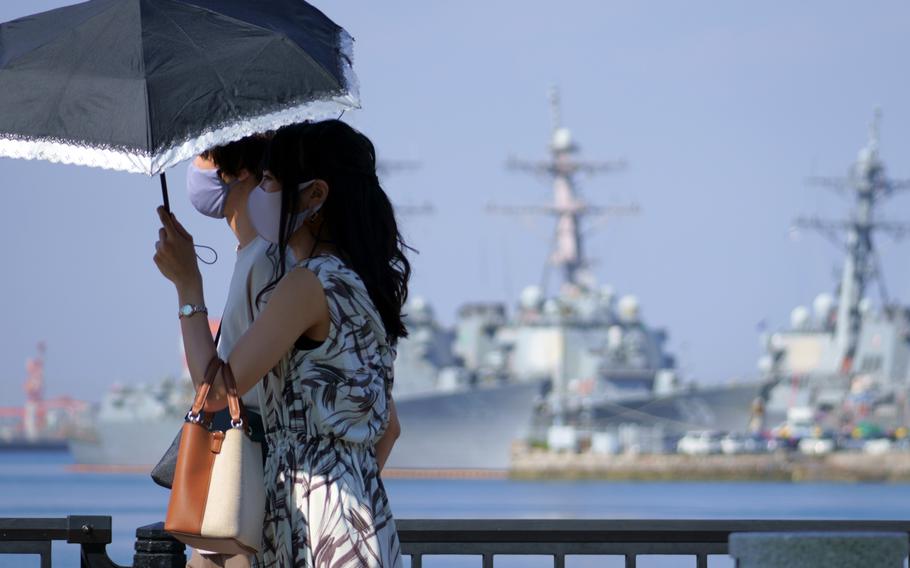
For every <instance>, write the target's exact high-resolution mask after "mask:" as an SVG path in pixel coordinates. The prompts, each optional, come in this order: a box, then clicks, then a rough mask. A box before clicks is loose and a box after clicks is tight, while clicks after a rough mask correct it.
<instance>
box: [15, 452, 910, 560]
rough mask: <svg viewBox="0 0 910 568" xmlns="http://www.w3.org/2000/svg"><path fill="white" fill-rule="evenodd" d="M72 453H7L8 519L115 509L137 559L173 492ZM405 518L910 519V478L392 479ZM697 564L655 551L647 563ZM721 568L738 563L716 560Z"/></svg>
mask: <svg viewBox="0 0 910 568" xmlns="http://www.w3.org/2000/svg"><path fill="white" fill-rule="evenodd" d="M70 463H71V460H70V457H69V456H68V455H67V454H63V453H47V454H36V453H0V517H23V516H30V517H60V516H66V515H69V514H86V515H111V516H112V517H113V523H114V542H113V544H112V545H111V546H110V547H108V550H109V554H110V556H111V558H112V559H113V560H114V561H115V562H118V563H120V564H124V565H129V564H131V563H132V547H133V537H134V531H135V529H136V527H138V526H142V525H145V524H149V523H153V522H157V521H160V520H163V519H164V513H165V509H166V506H167V497H168V493H167V491H165V490H164V489H161V488H160V487H158V486H156V485H155V484H154V483H152V482H151V480H150V479H149V478H148V476H146V475H133V474H94V473H74V472H71V471H68V469H67V466H68V465H69V464H70ZM386 488H387V490H388V494H389V499H390V500H391V503H392V509H393V511H394V513H395V516H396V517H398V518H431V517H435V518H550V519H568V518H591V519H593V518H603V519H681V518H688V519H732V518H745V519H749V518H752V519H758V518H766V519H767V518H776V519H882V520H892V519H893V520H900V519H908V518H910V485H891V484H837V483H806V484H785V483H736V482H725V483H682V482H677V483H653V482H648V483H629V482H557V481H553V482H536V481H535V482H526V481H510V480H425V479H419V480H402V479H390V480H387V481H386ZM551 562H552V561H550V562H548V561H547V560H546V559H545V558H526V557H525V558H504V559H503V560H502V561H500V560H499V559H497V562H496V565H497V566H504V567H513V568H517V567H522V568H523V567H528V568H536V567H538V566H541V567H542V566H552V563H551ZM568 564H569V566H574V567H576V568H582V567H585V568H586V567H588V566H606V567H610V566H622V561H621V559H619V558H611V559H585V558H583V557H577V558H574V559H571V561H570V562H569V563H568ZM424 565H425V566H430V567H438V568H442V567H446V568H449V567H455V566H459V567H460V566H480V561H479V559H474V558H463V559H458V560H454V561H453V560H452V559H443V558H437V559H430V560H429V561H425V563H424ZM689 565H691V566H694V560H691V561H689V560H685V561H684V560H681V559H674V558H661V557H650V558H645V559H641V560H639V566H642V567H644V568H669V567H676V566H689ZM8 566H9V567H16V568H18V567H20V566H21V567H35V568H37V567H38V560H37V558H30V557H21V556H17V557H13V556H3V555H0V567H4V568H5V567H8ZM54 566H55V567H63V568H77V567H78V566H79V562H78V553H77V549H76V548H75V547H74V546H69V545H66V544H65V543H61V544H58V545H55V548H54ZM711 566H712V567H715V568H720V567H729V566H732V562H729V561H727V560H726V559H720V558H718V559H714V560H712V563H711Z"/></svg>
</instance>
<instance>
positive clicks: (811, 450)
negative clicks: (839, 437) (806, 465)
mask: <svg viewBox="0 0 910 568" xmlns="http://www.w3.org/2000/svg"><path fill="white" fill-rule="evenodd" d="M836 448H837V444H836V443H835V441H834V438H833V437H831V436H822V437H818V438H816V437H811V438H803V439H802V440H800V441H799V451H800V452H802V453H804V454H806V455H809V456H823V455H826V454H830V453H831V452H833V451H834V450H835V449H836Z"/></svg>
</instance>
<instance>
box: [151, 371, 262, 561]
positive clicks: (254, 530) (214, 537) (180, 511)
mask: <svg viewBox="0 0 910 568" xmlns="http://www.w3.org/2000/svg"><path fill="white" fill-rule="evenodd" d="M219 370H220V371H222V378H223V380H224V384H225V388H226V389H227V393H228V408H229V409H230V413H231V428H229V429H228V430H226V431H224V432H222V431H218V430H211V429H210V420H206V415H205V412H204V411H203V408H204V406H205V399H206V397H207V396H208V394H209V391H210V390H211V387H212V383H213V382H214V381H215V377H217V376H218V371H219ZM264 516H265V484H264V483H263V472H262V452H261V449H260V445H259V443H257V442H254V441H252V440H251V439H250V437H249V429H248V428H247V425H246V422H245V413H244V411H243V403H242V401H241V400H240V397H239V396H238V394H237V384H236V382H235V381H234V373H233V372H232V371H231V366H230V365H229V364H227V363H225V362H223V361H221V359H219V358H218V357H217V356H216V357H214V358H213V359H212V362H211V363H209V366H208V369H206V373H205V380H204V382H203V383H202V385H200V386H199V389H198V390H197V391H196V399H195V400H194V401H193V407H192V408H191V409H190V411H189V412H188V413H187V415H186V422H185V423H184V424H183V431H182V432H181V436H180V449H179V451H178V453H177V466H176V469H175V471H174V483H173V487H172V489H171V499H170V502H169V503H168V507H167V517H166V519H165V522H164V530H166V531H167V532H169V533H171V534H172V535H174V537H175V538H177V539H178V540H180V541H182V542H184V543H186V544H188V545H190V546H192V547H193V548H198V549H202V550H207V551H211V552H217V553H221V554H254V553H256V552H258V551H259V548H260V546H261V543H262V523H263V518H264Z"/></svg>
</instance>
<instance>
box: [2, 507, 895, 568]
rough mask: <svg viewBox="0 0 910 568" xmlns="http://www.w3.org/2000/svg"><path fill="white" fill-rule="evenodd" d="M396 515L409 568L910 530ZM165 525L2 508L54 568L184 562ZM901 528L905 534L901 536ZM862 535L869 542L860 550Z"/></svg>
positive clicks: (886, 542) (9, 541)
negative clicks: (112, 548)
mask: <svg viewBox="0 0 910 568" xmlns="http://www.w3.org/2000/svg"><path fill="white" fill-rule="evenodd" d="M397 525H398V536H399V539H400V541H401V546H402V553H403V555H404V556H406V557H410V561H411V566H412V567H413V568H421V567H422V565H423V557H424V556H429V555H433V556H451V555H459V556H464V555H474V556H477V557H478V559H479V560H481V562H482V566H483V568H493V567H494V566H495V565H496V564H495V559H496V557H497V556H504V555H509V556H514V555H525V556H535V557H541V556H544V557H549V558H552V559H553V566H554V568H563V567H564V566H565V565H566V557H567V556H575V555H586V556H590V555H595V556H605V557H609V556H613V557H621V558H623V559H624V563H625V566H626V568H635V566H636V563H637V559H638V557H639V556H643V555H673V556H689V557H692V558H694V559H695V563H696V566H697V568H707V567H708V566H709V557H711V556H718V555H720V556H725V555H728V554H729V553H730V544H729V543H730V542H731V540H739V541H741V542H739V543H738V545H739V546H740V548H744V544H743V543H744V542H745V543H746V544H751V545H753V546H755V542H758V543H759V544H760V543H762V542H766V543H771V544H770V545H771V546H777V545H776V544H775V543H776V542H777V541H776V540H775V539H777V538H781V539H783V540H782V541H781V542H793V540H794V539H800V538H801V537H805V538H806V539H807V542H812V541H813V539H814V540H815V541H818V539H822V540H823V541H825V546H836V545H837V543H838V542H839V538H840V537H843V539H844V542H847V543H848V544H849V545H850V546H852V547H854V551H855V552H856V554H859V555H862V554H863V547H865V546H868V548H869V551H873V549H874V547H878V548H875V551H876V553H878V552H880V551H879V549H880V548H882V547H884V548H886V549H887V550H886V552H887V553H888V554H891V556H894V557H896V558H900V559H903V558H905V557H906V554H907V553H906V549H907V544H908V540H910V521H778V520H709V521H705V520H621V519H617V520H571V519H566V520H549V519H547V520H537V519H509V520H476V519H458V520H453V519H400V520H398V521H397ZM162 526H163V524H162V523H156V524H153V525H149V526H144V527H140V528H138V529H137V530H136V544H135V550H136V553H135V556H134V558H133V564H132V566H131V567H126V566H120V565H118V564H116V563H114V562H113V561H112V560H111V559H110V558H109V557H108V556H107V553H106V551H105V549H106V547H107V545H108V544H110V543H111V517H108V516H78V515H73V516H69V517H65V518H0V554H33V555H37V556H39V557H40V566H41V568H51V567H52V566H53V563H52V558H51V543H52V542H53V541H65V542H67V543H70V544H73V545H76V546H79V547H80V548H81V554H80V556H81V568H177V567H180V568H182V567H183V566H184V565H185V563H186V558H185V547H184V545H183V544H182V543H180V542H178V541H176V540H174V539H172V538H171V537H170V536H168V535H167V533H165V532H164V530H163V528H162ZM762 535H764V539H762V538H761V537H762ZM895 535H903V538H898V539H897V541H898V542H895ZM756 537H758V538H756ZM857 539H859V541H860V542H861V543H863V547H861V548H860V549H859V550H858V551H856V550H855V547H856V541H857ZM866 542H868V545H866V544H865V543H866ZM832 543H833V544H832ZM767 545H768V544H766V546H767ZM781 546H783V545H781ZM745 548H748V547H745ZM870 553H871V552H870ZM794 554H795V553H794ZM752 565H753V566H757V565H758V564H752ZM791 565H796V564H791ZM901 565H902V564H901V563H898V564H896V566H901ZM876 566H884V565H882V564H876Z"/></svg>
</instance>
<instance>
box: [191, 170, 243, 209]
mask: <svg viewBox="0 0 910 568" xmlns="http://www.w3.org/2000/svg"><path fill="white" fill-rule="evenodd" d="M234 183H236V182H234ZM234 183H224V182H223V181H222V180H221V176H219V175H218V170H203V169H200V168H197V167H196V166H195V165H193V164H190V165H189V167H188V168H187V169H186V191H187V193H188V194H189V196H190V203H192V204H193V207H195V208H196V211H199V212H200V213H202V214H203V215H205V216H207V217H213V218H215V219H224V202H225V201H226V200H227V194H228V192H229V191H230V190H231V187H233V186H234Z"/></svg>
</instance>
